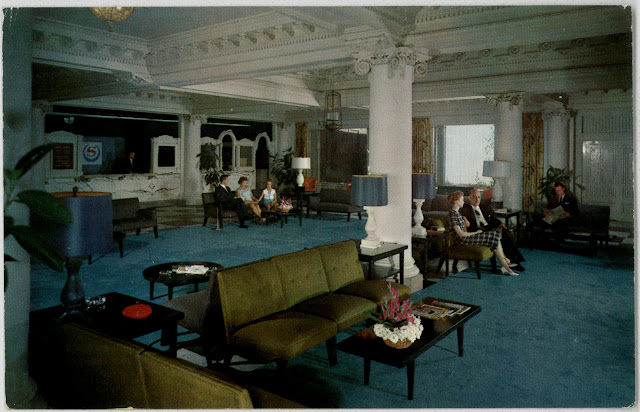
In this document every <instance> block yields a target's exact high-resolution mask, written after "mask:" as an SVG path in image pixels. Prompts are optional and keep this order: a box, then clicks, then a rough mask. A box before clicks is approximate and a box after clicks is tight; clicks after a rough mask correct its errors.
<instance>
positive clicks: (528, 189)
mask: <svg viewBox="0 0 640 412" xmlns="http://www.w3.org/2000/svg"><path fill="white" fill-rule="evenodd" d="M522 133H523V142H522V165H523V173H522V210H523V211H525V212H533V210H534V207H535V202H536V200H537V199H538V197H539V196H538V185H539V184H540V180H541V179H542V177H543V176H544V129H543V121H542V113H524V114H523V115H522Z"/></svg>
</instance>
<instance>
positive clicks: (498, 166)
mask: <svg viewBox="0 0 640 412" xmlns="http://www.w3.org/2000/svg"><path fill="white" fill-rule="evenodd" d="M510 167H511V162H505V161H500V160H485V161H484V163H483V165H482V176H486V177H492V178H493V180H494V181H495V184H494V185H493V189H492V191H491V196H492V197H493V200H494V201H496V202H500V201H502V186H501V184H500V179H502V178H503V177H507V176H509V169H510Z"/></svg>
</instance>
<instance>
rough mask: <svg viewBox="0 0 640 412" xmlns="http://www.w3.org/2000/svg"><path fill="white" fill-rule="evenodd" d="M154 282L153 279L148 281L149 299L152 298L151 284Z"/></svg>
mask: <svg viewBox="0 0 640 412" xmlns="http://www.w3.org/2000/svg"><path fill="white" fill-rule="evenodd" d="M154 284H155V282H154V281H153V280H150V281H149V300H153V285H154Z"/></svg>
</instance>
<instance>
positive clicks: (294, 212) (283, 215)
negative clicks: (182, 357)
mask: <svg viewBox="0 0 640 412" xmlns="http://www.w3.org/2000/svg"><path fill="white" fill-rule="evenodd" d="M290 215H291V216H297V217H298V219H299V221H300V226H302V209H301V208H296V207H294V206H293V203H292V202H291V199H287V198H282V199H280V205H279V206H278V209H277V210H263V211H262V217H264V219H265V221H266V222H267V226H268V225H269V220H270V219H269V218H270V217H272V216H275V217H278V218H279V219H280V227H281V228H282V227H284V223H288V222H287V218H288V217H289V216H290Z"/></svg>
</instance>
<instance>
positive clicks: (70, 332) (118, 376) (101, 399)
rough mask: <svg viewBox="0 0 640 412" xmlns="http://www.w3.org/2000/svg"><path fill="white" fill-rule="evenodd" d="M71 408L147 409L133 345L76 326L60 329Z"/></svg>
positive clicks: (135, 347)
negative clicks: (68, 379)
mask: <svg viewBox="0 0 640 412" xmlns="http://www.w3.org/2000/svg"><path fill="white" fill-rule="evenodd" d="M63 339H64V347H65V348H66V350H65V355H66V356H65V357H66V359H65V362H66V365H68V370H67V373H68V374H69V376H70V382H68V385H65V388H68V389H69V393H68V394H67V396H65V398H66V399H67V400H68V401H69V404H68V406H69V407H70V408H74V409H75V408H83V409H84V408H91V409H107V408H126V407H135V408H145V409H146V408H149V403H148V399H147V395H146V391H145V381H144V379H142V367H141V364H140V358H139V354H140V353H141V352H142V351H143V350H144V349H143V348H141V347H140V346H137V345H135V344H133V343H128V342H124V341H121V340H119V339H115V338H111V337H107V336H105V335H103V334H101V333H98V332H95V331H92V330H89V329H86V328H84V327H82V326H78V325H75V324H72V323H71V324H66V325H64V327H63Z"/></svg>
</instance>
